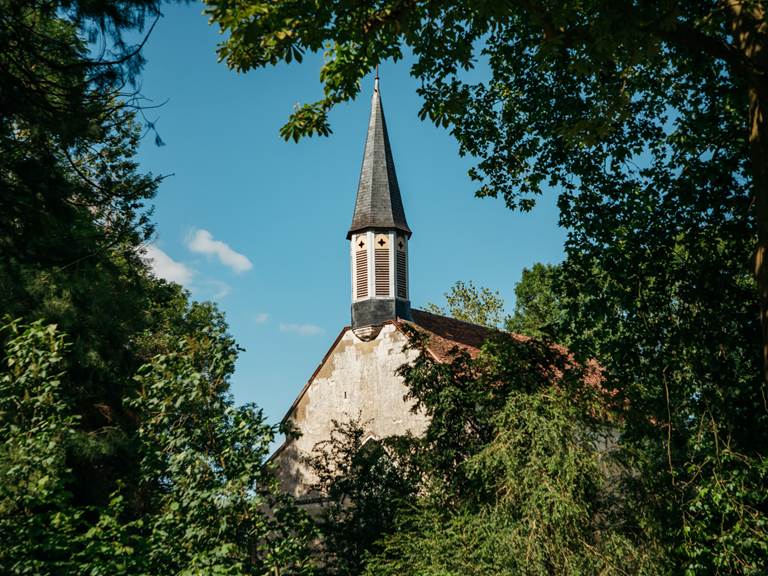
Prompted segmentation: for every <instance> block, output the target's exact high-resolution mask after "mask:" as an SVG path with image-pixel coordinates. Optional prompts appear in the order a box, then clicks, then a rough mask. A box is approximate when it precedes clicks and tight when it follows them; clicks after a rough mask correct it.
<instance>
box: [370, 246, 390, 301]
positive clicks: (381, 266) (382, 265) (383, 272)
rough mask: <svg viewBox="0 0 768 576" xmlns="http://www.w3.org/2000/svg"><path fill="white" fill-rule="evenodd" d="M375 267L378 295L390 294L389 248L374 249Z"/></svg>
mask: <svg viewBox="0 0 768 576" xmlns="http://www.w3.org/2000/svg"><path fill="white" fill-rule="evenodd" d="M373 262H374V268H375V276H374V279H375V281H376V296H389V249H388V248H376V250H374V257H373Z"/></svg>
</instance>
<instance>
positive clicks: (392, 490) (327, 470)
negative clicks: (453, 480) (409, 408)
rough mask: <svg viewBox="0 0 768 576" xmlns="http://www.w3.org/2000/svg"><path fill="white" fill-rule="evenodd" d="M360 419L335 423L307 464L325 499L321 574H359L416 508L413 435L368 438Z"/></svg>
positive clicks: (320, 525) (322, 512)
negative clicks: (402, 516)
mask: <svg viewBox="0 0 768 576" xmlns="http://www.w3.org/2000/svg"><path fill="white" fill-rule="evenodd" d="M365 425H366V423H365V422H362V421H361V420H360V419H359V418H358V419H352V420H350V421H348V422H336V421H334V422H333V429H332V431H331V436H330V438H329V439H328V440H325V441H322V442H319V443H318V444H317V445H315V447H314V449H313V451H312V454H311V455H310V459H309V464H310V466H311V469H312V471H313V472H314V473H315V475H316V477H317V482H316V483H315V485H314V487H313V489H314V490H315V491H316V492H317V494H319V495H320V496H321V497H322V499H323V502H322V510H321V512H320V514H319V519H320V521H319V529H320V534H321V538H322V552H321V553H322V562H321V563H320V564H321V568H320V569H321V572H322V573H323V574H333V575H349V576H351V575H355V574H360V573H361V572H362V571H363V569H364V568H365V562H366V558H367V556H368V555H370V554H373V553H376V552H379V551H380V540H381V538H382V537H383V536H385V535H386V534H389V533H391V532H392V531H393V530H395V528H396V524H395V522H396V518H397V517H398V514H399V513H400V512H401V511H402V510H403V509H406V508H408V507H410V506H412V505H413V503H414V502H415V501H416V495H417V492H418V480H419V478H418V472H417V469H416V466H415V463H414V462H413V449H414V447H415V445H416V444H417V440H416V439H415V438H413V437H411V436H400V437H397V436H393V437H389V438H382V439H374V438H370V437H368V433H367V432H366V429H365Z"/></svg>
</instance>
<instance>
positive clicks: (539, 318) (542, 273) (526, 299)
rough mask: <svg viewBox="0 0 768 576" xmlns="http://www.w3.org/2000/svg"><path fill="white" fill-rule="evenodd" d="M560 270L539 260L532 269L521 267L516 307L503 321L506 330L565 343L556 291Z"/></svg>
mask: <svg viewBox="0 0 768 576" xmlns="http://www.w3.org/2000/svg"><path fill="white" fill-rule="evenodd" d="M559 272H560V267H559V266H556V265H552V264H540V263H538V262H537V263H536V264H534V265H533V267H532V268H531V269H528V268H523V275H522V278H521V279H520V282H518V283H517V285H516V286H515V311H514V313H513V314H512V316H510V317H508V318H507V320H506V322H505V326H504V327H505V328H506V329H507V330H509V331H510V332H515V333H517V334H524V335H526V336H531V337H532V338H547V339H549V340H552V341H554V342H559V343H561V344H567V338H566V337H565V334H564V333H563V332H564V331H563V324H564V322H565V306H564V304H563V303H562V301H561V297H560V296H559V295H558V292H557V291H558V287H559V284H558V274H559Z"/></svg>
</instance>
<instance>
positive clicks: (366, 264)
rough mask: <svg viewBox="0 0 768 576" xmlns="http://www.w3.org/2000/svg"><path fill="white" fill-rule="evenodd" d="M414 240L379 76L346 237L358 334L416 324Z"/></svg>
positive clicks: (353, 318) (353, 309) (353, 316)
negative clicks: (399, 321) (388, 324)
mask: <svg viewBox="0 0 768 576" xmlns="http://www.w3.org/2000/svg"><path fill="white" fill-rule="evenodd" d="M410 237H411V229H410V228H409V227H408V222H407V221H406V219H405V211H404V210H403V201H402V198H401V197H400V187H399V186H398V184H397V175H396V174H395V163H394V161H393V160H392V149H391V148H390V145H389V135H388V134H387V124H386V122H385V120H384V109H383V108H382V106H381V95H380V94H379V77H378V73H377V75H376V79H375V80H374V85H373V97H372V99H371V117H370V119H369V121H368V136H367V138H366V141H365V153H364V155H363V167H362V170H361V171H360V184H359V185H358V187H357V199H356V201H355V213H354V215H353V217H352V225H351V226H350V228H349V232H348V233H347V239H348V240H350V254H351V264H352V266H351V268H352V328H353V329H357V328H365V327H371V326H377V325H380V324H382V323H384V322H385V321H387V320H394V319H396V318H404V319H406V320H410V319H411V303H410V300H409V298H410V295H409V292H408V240H409V238H410Z"/></svg>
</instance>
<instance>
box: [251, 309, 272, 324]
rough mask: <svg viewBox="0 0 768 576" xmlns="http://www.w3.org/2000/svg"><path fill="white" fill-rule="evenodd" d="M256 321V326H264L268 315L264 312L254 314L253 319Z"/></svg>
mask: <svg viewBox="0 0 768 576" xmlns="http://www.w3.org/2000/svg"><path fill="white" fill-rule="evenodd" d="M254 320H255V321H256V324H264V323H265V322H266V321H267V320H269V314H267V313H266V312H259V313H258V314H256V318H254Z"/></svg>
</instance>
